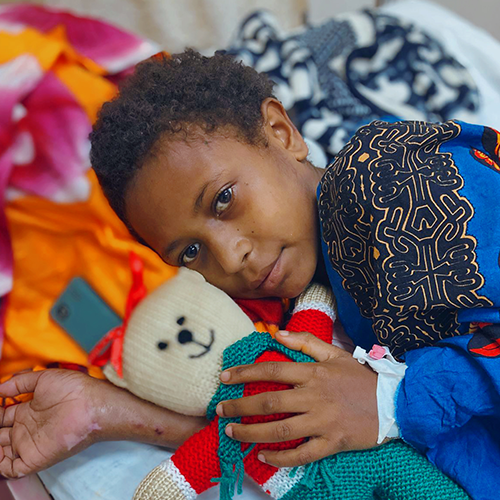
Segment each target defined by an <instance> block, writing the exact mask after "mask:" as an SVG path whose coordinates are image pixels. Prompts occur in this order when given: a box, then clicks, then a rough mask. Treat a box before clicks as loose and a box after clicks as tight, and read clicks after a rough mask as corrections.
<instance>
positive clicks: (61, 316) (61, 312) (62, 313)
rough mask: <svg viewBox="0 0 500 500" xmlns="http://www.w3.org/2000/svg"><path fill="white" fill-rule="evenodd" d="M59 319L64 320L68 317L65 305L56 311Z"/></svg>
mask: <svg viewBox="0 0 500 500" xmlns="http://www.w3.org/2000/svg"><path fill="white" fill-rule="evenodd" d="M56 314H57V316H58V317H59V319H66V318H67V317H68V316H69V307H68V306H67V305H66V304H61V305H60V306H59V307H58V308H57V311H56Z"/></svg>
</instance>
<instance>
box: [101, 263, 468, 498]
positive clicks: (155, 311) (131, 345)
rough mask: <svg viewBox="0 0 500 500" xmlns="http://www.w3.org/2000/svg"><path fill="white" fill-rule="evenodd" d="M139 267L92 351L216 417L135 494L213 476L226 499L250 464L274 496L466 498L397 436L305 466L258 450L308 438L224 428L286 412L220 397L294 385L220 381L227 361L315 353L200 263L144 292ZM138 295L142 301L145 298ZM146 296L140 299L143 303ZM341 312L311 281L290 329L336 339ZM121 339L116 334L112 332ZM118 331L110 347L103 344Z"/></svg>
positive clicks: (185, 407)
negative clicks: (266, 327)
mask: <svg viewBox="0 0 500 500" xmlns="http://www.w3.org/2000/svg"><path fill="white" fill-rule="evenodd" d="M144 295H145V290H144V287H143V285H142V281H141V278H140V276H139V273H138V272H137V270H136V271H135V274H134V285H133V287H132V291H131V293H130V295H129V301H128V304H127V313H126V320H125V322H124V325H123V327H121V328H119V329H117V330H115V331H113V332H111V333H110V334H109V335H108V338H106V339H104V340H103V342H102V343H101V344H100V345H98V346H97V347H96V349H95V351H94V353H93V354H92V358H93V361H94V362H95V363H97V364H102V363H103V361H105V360H107V359H108V360H109V361H108V363H107V365H106V366H105V368H104V373H105V375H106V377H107V378H108V379H109V380H110V381H111V382H113V383H115V384H116V385H119V386H121V387H124V388H126V389H128V390H130V391H131V392H133V393H134V394H136V395H137V396H139V397H141V398H143V399H146V400H149V401H152V402H154V403H156V404H158V405H160V406H163V407H166V408H169V409H171V410H174V411H176V412H179V413H184V414H187V415H206V416H207V417H208V418H209V420H210V423H209V424H208V425H207V426H206V427H205V428H204V429H202V430H201V431H200V432H198V433H197V434H195V435H194V436H192V437H191V438H190V439H188V440H187V441H186V442H185V443H184V445H182V446H181V447H180V448H179V449H178V450H177V451H176V452H175V453H174V455H173V456H172V457H171V458H170V459H168V460H166V461H165V462H163V463H161V464H160V465H159V466H158V467H156V468H155V469H153V470H152V471H151V472H150V473H149V475H148V476H147V477H146V478H145V479H144V480H143V481H142V482H141V484H140V485H139V487H138V488H137V491H136V493H135V496H134V499H135V500H153V499H157V500H161V499H168V500H171V499H175V500H188V499H194V498H196V496H197V495H198V494H200V493H202V492H203V491H205V490H207V489H208V488H210V487H211V486H213V485H214V484H215V483H219V484H220V496H221V499H222V500H229V499H231V498H232V496H233V492H234V489H235V486H237V489H238V492H241V488H242V486H241V481H242V476H243V472H245V473H247V474H248V475H249V476H251V477H252V478H253V479H254V480H255V481H256V482H257V483H258V484H259V485H260V486H261V487H262V489H263V490H264V491H265V492H266V493H268V494H269V495H270V496H271V497H273V498H276V499H292V498H301V497H303V498H307V499H327V498H328V499H339V500H340V499H342V500H349V499H352V500H355V499H365V498H366V499H368V498H370V499H372V498H373V499H374V498H377V499H396V500H397V499H400V500H403V499H404V500H406V499H409V498H418V499H431V498H432V499H435V498H440V499H450V500H451V499H453V500H457V499H465V498H468V496H467V495H466V494H465V493H464V492H463V491H462V490H461V489H460V488H459V487H458V486H457V485H455V484H454V483H453V482H452V481H451V480H449V479H448V478H446V477H445V476H444V475H443V474H442V473H441V472H439V471H438V470H437V469H436V468H435V467H434V466H433V465H431V464H430V463H429V462H428V461H427V459H425V458H424V457H422V456H421V455H419V454H418V453H417V452H416V451H415V450H413V449H412V448H410V447H409V446H407V445H406V444H404V443H402V442H401V441H393V442H391V443H388V444H386V445H383V446H381V447H378V448H375V449H373V450H368V451H360V452H350V453H341V454H338V455H336V456H332V457H328V458H325V459H323V460H320V461H318V462H315V463H313V464H309V465H306V466H302V467H297V468H293V469H291V468H282V469H277V468H275V467H273V466H271V465H269V464H265V463H262V462H261V461H259V460H258V459H257V454H258V452H259V450H261V449H274V450H277V449H280V450H282V449H288V448H293V447H296V446H297V445H298V444H300V443H301V442H302V441H301V440H295V441H289V442H285V443H273V444H255V445H252V446H250V445H248V444H243V443H239V442H238V441H234V440H232V439H230V438H229V437H227V436H226V434H225V432H224V429H225V426H226V425H227V424H228V423H230V422H240V421H241V422H243V423H249V422H265V421H271V420H276V419H281V418H284V417H286V416H287V415H270V416H259V417H245V418H242V419H236V418H234V419H233V418H224V419H219V417H218V416H217V415H216V413H215V408H216V406H217V403H218V402H219V401H222V400H227V399H231V398H237V397H241V396H248V395H252V394H257V393H260V392H264V391H270V390H283V389H286V388H289V386H286V385H282V384H277V383H269V382H265V383H264V382H260V383H251V384H246V385H242V384H240V385H235V386H229V385H228V386H226V385H223V384H220V382H219V375H220V373H221V371H222V370H223V369H227V368H229V367H231V366H236V365H240V364H249V363H254V362H255V363H258V362H264V361H302V362H304V361H307V362H312V361H314V360H312V358H309V357H308V356H306V355H304V354H303V353H301V352H296V351H292V350H290V349H288V348H286V347H284V346H283V345H281V344H279V343H278V342H276V341H275V340H274V339H273V338H272V337H271V335H269V334H268V333H257V332H254V325H253V323H252V321H250V319H249V318H248V317H247V316H246V315H245V314H244V313H243V312H242V310H241V309H240V308H239V307H238V306H237V305H236V303H235V302H234V301H233V300H232V299H231V298H230V297H229V296H227V295H226V294H225V293H224V292H222V291H220V290H218V289H217V288H215V287H213V286H212V285H210V284H209V283H207V282H206V281H205V279H204V278H203V277H202V276H201V275H200V274H198V273H196V272H194V271H190V270H188V269H184V268H181V269H180V270H179V273H178V274H177V275H176V277H174V278H172V279H170V280H169V281H167V282H166V283H165V284H164V285H162V286H160V287H159V288H158V289H157V290H155V291H154V292H153V293H151V294H150V295H149V296H148V297H147V298H146V299H144V300H141V299H142V297H143V296H144ZM139 302H140V303H139ZM137 304H138V305H137ZM334 320H335V310H334V299H333V296H332V294H331V292H330V291H329V290H328V289H327V288H326V287H323V286H319V285H311V286H310V287H309V288H308V289H307V290H306V291H305V292H304V293H303V294H302V295H301V296H300V297H299V298H298V299H297V300H296V303H295V308H294V311H293V315H292V317H291V319H290V321H289V323H288V325H287V330H289V331H309V332H311V333H313V334H314V335H316V336H318V337H319V338H321V339H322V340H324V341H326V342H329V343H332V342H333V343H336V344H337V345H340V346H341V345H342V343H343V339H342V338H335V339H333V338H332V333H333V331H334V328H333V325H334ZM113 339H114V340H113ZM110 340H113V342H112V345H111V353H109V352H108V354H107V355H103V354H102V351H103V348H105V347H106V344H109V341H110Z"/></svg>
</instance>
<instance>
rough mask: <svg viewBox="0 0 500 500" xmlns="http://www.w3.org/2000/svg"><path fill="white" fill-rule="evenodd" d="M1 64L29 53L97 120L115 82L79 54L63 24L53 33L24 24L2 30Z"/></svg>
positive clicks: (92, 119)
mask: <svg viewBox="0 0 500 500" xmlns="http://www.w3.org/2000/svg"><path fill="white" fill-rule="evenodd" d="M0 47H2V50H1V51H0V64H4V63H7V62H9V61H12V60H13V59H15V58H16V57H19V56H24V55H26V54H29V57H33V58H34V59H36V61H37V62H38V64H39V65H40V68H41V69H42V70H43V71H49V70H51V71H53V72H54V73H55V74H56V75H57V77H58V78H59V79H60V80H61V81H62V82H63V83H64V84H65V85H66V87H67V88H68V89H69V90H70V91H71V92H72V94H73V95H74V96H75V98H76V100H77V101H78V102H79V103H80V104H81V106H82V108H83V109H84V110H85V112H86V113H87V115H88V117H89V119H90V121H94V120H95V117H96V114H97V111H98V109H99V108H100V106H101V105H102V103H103V102H105V101H108V100H109V99H111V98H112V97H113V96H114V94H115V92H116V87H115V85H114V84H113V83H112V82H110V81H109V80H107V79H106V78H104V77H103V75H104V73H105V70H104V69H103V68H102V67H101V66H99V65H98V64H97V63H95V62H94V61H92V60H91V59H89V58H87V57H84V56H82V55H81V54H79V53H78V52H77V51H76V50H75V49H74V48H73V47H72V46H71V44H70V43H69V41H68V40H67V37H66V31H65V29H64V27H63V26H58V27H57V28H55V29H53V30H52V31H50V32H49V33H40V32H39V31H37V30H35V29H33V28H24V29H23V31H22V32H20V33H8V32H5V31H4V32H0Z"/></svg>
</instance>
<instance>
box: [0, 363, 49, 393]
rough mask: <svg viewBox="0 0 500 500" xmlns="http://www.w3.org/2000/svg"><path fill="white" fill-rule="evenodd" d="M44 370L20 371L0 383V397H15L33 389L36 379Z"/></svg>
mask: <svg viewBox="0 0 500 500" xmlns="http://www.w3.org/2000/svg"><path fill="white" fill-rule="evenodd" d="M44 373H45V371H43V370H42V371H38V372H26V373H20V374H17V375H15V376H14V377H12V378H11V379H9V380H7V382H4V383H3V384H0V397H4V398H6V397H15V396H19V394H28V393H30V392H34V391H35V387H36V384H37V383H38V379H39V378H40V377H41V376H42V374H44Z"/></svg>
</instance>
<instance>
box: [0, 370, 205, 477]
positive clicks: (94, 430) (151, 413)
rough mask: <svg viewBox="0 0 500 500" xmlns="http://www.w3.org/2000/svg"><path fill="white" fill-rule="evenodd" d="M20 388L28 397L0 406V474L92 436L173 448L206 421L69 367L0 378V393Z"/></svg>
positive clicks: (60, 455) (27, 469) (28, 466)
mask: <svg viewBox="0 0 500 500" xmlns="http://www.w3.org/2000/svg"><path fill="white" fill-rule="evenodd" d="M23 393H33V399H32V400H31V401H28V402H26V403H20V404H17V405H14V406H9V407H8V408H5V409H4V408H0V475H2V476H5V477H8V478H15V477H21V476H23V475H26V474H30V473H32V472H38V471H40V470H42V469H45V468H47V467H50V466H51V465H54V464H55V463H57V462H60V461H61V460H64V459H65V458H68V457H70V456H72V455H75V454H76V453H78V452H79V451H82V450H83V449H85V448H87V447H88V446H90V445H91V444H92V443H94V442H96V441H107V440H115V441H118V440H122V439H125V440H133V441H139V442H144V443H151V444H156V445H160V446H168V447H172V448H176V447H177V446H179V445H181V444H182V443H183V442H184V441H185V440H186V439H187V438H189V437H190V436H191V435H193V434H194V433H195V432H197V431H199V430H200V429H201V428H202V427H203V426H204V425H206V420H205V419H204V418H201V417H187V416H185V415H179V414H177V413H174V412H172V411H169V410H167V409H165V408H161V407H159V406H156V405H154V404H153V403H149V402H148V401H144V400H142V399H139V398H138V397H137V396H134V395H133V394H131V393H130V392H128V391H125V390H124V389H120V388H119V387H116V386H114V385H112V384H110V383H109V382H107V381H105V380H98V379H95V378H92V377H89V376H88V375H85V374H83V373H80V372H76V371H71V370H53V369H51V370H43V371H38V372H25V373H20V374H17V375H15V376H14V377H12V378H11V379H10V380H8V381H7V382H4V383H3V384H0V397H2V396H3V397H7V396H11V397H12V396H18V395H19V394H23Z"/></svg>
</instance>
